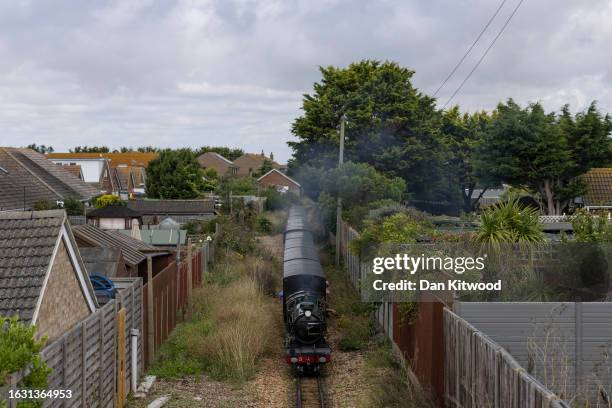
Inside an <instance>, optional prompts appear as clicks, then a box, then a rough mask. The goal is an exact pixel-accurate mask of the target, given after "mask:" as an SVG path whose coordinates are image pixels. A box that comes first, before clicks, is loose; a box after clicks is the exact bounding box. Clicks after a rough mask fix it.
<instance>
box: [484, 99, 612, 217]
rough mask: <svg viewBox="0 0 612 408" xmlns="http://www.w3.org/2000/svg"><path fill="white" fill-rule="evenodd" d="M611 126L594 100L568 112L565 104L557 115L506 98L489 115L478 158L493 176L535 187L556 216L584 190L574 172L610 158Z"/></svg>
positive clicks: (579, 171) (594, 165)
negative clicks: (488, 127) (585, 105)
mask: <svg viewBox="0 0 612 408" xmlns="http://www.w3.org/2000/svg"><path fill="white" fill-rule="evenodd" d="M611 129H612V122H611V120H610V118H609V116H607V115H606V116H602V115H601V114H600V113H599V112H598V110H597V107H596V106H595V104H594V103H593V104H591V105H590V106H589V108H588V109H587V110H586V111H585V112H582V113H579V114H577V115H575V116H572V115H571V114H570V112H569V108H568V107H567V106H565V107H564V108H563V109H562V111H561V114H560V115H556V114H555V113H546V112H545V111H544V109H543V108H542V106H541V105H540V104H537V103H534V104H531V105H529V106H527V107H525V108H522V107H521V106H519V105H518V104H516V103H515V102H514V101H513V100H511V99H510V100H508V102H506V103H501V104H499V105H498V107H497V111H496V112H495V113H494V115H493V120H492V123H491V126H490V129H489V131H488V132H486V137H485V141H484V143H483V144H482V147H483V149H482V152H481V153H482V157H483V163H484V164H485V167H486V170H487V171H488V172H489V174H491V175H492V176H494V177H498V178H500V179H502V180H504V181H505V182H507V183H509V184H512V185H514V186H520V187H527V188H529V189H531V190H533V191H536V192H538V193H539V196H540V197H541V201H542V208H543V209H544V210H545V212H546V213H547V214H551V215H558V214H561V212H562V211H563V209H564V208H565V207H566V206H567V204H568V203H569V201H570V200H571V199H572V198H574V197H577V196H579V195H581V194H583V193H584V192H585V189H586V186H585V185H584V183H583V182H582V181H581V179H580V178H579V177H578V176H580V175H581V174H583V173H584V172H586V171H587V170H589V169H590V168H592V167H596V166H601V165H605V164H606V163H607V162H608V161H609V160H610V157H611V155H612V140H611V139H610V131H611Z"/></svg>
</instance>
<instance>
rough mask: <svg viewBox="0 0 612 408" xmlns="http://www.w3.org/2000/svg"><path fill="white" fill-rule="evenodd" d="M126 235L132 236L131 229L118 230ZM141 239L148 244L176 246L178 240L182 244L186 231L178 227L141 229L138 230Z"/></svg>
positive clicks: (184, 240)
mask: <svg viewBox="0 0 612 408" xmlns="http://www.w3.org/2000/svg"><path fill="white" fill-rule="evenodd" d="M119 232H120V233H122V234H123V235H125V236H127V237H131V236H132V230H119ZM140 236H141V237H142V241H143V242H146V243H147V244H150V245H159V246H176V245H177V243H178V242H180V243H181V245H184V244H185V242H186V237H187V231H185V230H179V229H143V230H140Z"/></svg>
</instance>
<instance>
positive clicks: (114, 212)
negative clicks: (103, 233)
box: [86, 205, 142, 230]
mask: <svg viewBox="0 0 612 408" xmlns="http://www.w3.org/2000/svg"><path fill="white" fill-rule="evenodd" d="M86 217H87V223H88V224H91V225H93V226H95V227H98V228H101V229H105V230H120V229H124V228H127V229H131V228H132V226H136V227H138V226H140V225H142V214H141V213H139V212H137V211H134V210H132V209H130V208H127V207H126V206H124V205H109V206H106V207H103V208H96V209H95V210H91V211H88V212H87V213H86Z"/></svg>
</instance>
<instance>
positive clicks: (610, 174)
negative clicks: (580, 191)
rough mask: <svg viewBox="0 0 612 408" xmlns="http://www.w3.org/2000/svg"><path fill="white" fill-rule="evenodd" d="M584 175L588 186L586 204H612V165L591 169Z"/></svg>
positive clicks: (584, 198)
mask: <svg viewBox="0 0 612 408" xmlns="http://www.w3.org/2000/svg"><path fill="white" fill-rule="evenodd" d="M583 177H584V180H585V182H586V183H587V188H588V190H587V192H586V194H585V195H584V197H583V203H584V205H612V167H607V168H597V169H591V170H589V171H588V172H587V173H586V174H585V175H584V176H583Z"/></svg>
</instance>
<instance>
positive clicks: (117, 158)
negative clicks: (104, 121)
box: [47, 152, 158, 167]
mask: <svg viewBox="0 0 612 408" xmlns="http://www.w3.org/2000/svg"><path fill="white" fill-rule="evenodd" d="M157 156H158V154H157V153H141V152H127V153H49V154H47V157H49V158H51V159H76V158H81V159H94V158H98V157H104V158H107V159H109V160H110V164H111V166H118V165H121V164H125V165H128V166H144V167H147V166H148V165H149V162H150V161H151V160H153V159H155V158H157Z"/></svg>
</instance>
